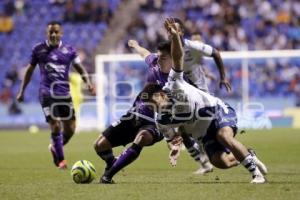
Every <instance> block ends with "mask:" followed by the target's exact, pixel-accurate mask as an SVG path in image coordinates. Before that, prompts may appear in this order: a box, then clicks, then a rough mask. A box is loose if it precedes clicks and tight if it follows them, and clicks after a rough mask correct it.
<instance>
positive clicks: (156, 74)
mask: <svg viewBox="0 0 300 200" xmlns="http://www.w3.org/2000/svg"><path fill="white" fill-rule="evenodd" d="M157 60H158V56H157V55H155V54H150V55H148V56H147V57H146V58H145V62H146V64H147V65H148V67H149V68H148V72H147V78H146V80H147V82H146V84H147V83H157V84H159V85H160V86H161V87H163V86H164V85H165V83H166V82H167V81H168V76H169V74H168V73H163V72H162V71H161V70H160V67H159V66H158V63H157ZM130 112H134V113H135V114H136V115H139V116H141V117H142V118H144V119H148V120H149V119H150V118H151V119H154V112H153V111H152V110H150V109H149V108H148V107H147V106H145V104H144V102H143V101H142V100H141V99H140V98H139V97H137V98H136V99H135V101H134V103H133V108H132V109H131V111H130Z"/></svg>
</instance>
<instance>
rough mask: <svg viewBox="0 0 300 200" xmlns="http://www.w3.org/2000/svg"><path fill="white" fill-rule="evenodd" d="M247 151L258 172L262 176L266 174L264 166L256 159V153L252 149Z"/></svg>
mask: <svg viewBox="0 0 300 200" xmlns="http://www.w3.org/2000/svg"><path fill="white" fill-rule="evenodd" d="M248 151H249V153H250V154H251V155H252V156H253V160H254V162H255V164H256V166H257V167H258V169H259V171H261V173H262V174H263V175H266V174H267V173H268V169H267V167H266V165H265V164H264V163H263V162H261V161H260V160H259V159H258V158H257V156H256V153H255V151H254V150H253V149H248Z"/></svg>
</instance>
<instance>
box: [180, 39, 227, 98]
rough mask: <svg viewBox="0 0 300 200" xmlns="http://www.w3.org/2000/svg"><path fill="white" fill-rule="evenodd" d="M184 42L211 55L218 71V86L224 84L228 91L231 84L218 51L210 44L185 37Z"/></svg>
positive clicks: (206, 54) (204, 53)
mask: <svg viewBox="0 0 300 200" xmlns="http://www.w3.org/2000/svg"><path fill="white" fill-rule="evenodd" d="M184 44H185V45H186V46H187V47H189V48H192V49H195V50H197V51H199V52H201V53H202V54H203V55H204V56H208V57H213V59H214V61H215V63H216V65H217V67H218V70H219V73H220V88H222V86H223V85H224V86H225V87H226V89H227V91H228V92H229V91H231V85H230V83H229V82H228V80H227V79H226V75H225V68H224V64H223V60H222V58H221V55H220V52H219V51H218V50H217V49H215V48H213V47H212V46H210V45H207V44H204V43H202V42H200V41H191V40H187V39H185V40H184Z"/></svg>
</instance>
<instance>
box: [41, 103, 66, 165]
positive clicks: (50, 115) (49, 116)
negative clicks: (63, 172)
mask: <svg viewBox="0 0 300 200" xmlns="http://www.w3.org/2000/svg"><path fill="white" fill-rule="evenodd" d="M40 102H41V106H42V109H43V112H44V114H45V118H46V122H47V123H48V124H49V128H50V130H51V142H50V144H49V150H50V152H51V155H52V157H53V162H54V164H55V166H57V167H60V163H62V164H63V163H64V151H63V137H62V132H61V128H62V127H61V123H60V121H58V120H56V116H57V115H58V110H57V107H55V106H54V107H52V105H53V103H54V102H55V100H54V99H53V98H50V97H41V98H40ZM62 164H61V165H62ZM61 168H62V169H64V168H65V166H63V165H62V167H61Z"/></svg>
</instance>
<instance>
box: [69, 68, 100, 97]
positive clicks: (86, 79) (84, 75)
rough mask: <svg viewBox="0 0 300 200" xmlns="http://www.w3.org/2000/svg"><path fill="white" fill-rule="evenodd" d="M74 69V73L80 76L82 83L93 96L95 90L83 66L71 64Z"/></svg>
mask: <svg viewBox="0 0 300 200" xmlns="http://www.w3.org/2000/svg"><path fill="white" fill-rule="evenodd" d="M73 66H74V68H75V69H76V71H77V72H78V73H79V74H80V76H81V78H82V80H83V82H84V83H85V84H86V85H87V87H88V90H89V91H90V92H91V94H92V95H95V93H96V92H95V88H94V86H93V84H92V83H91V80H90V78H89V75H88V73H87V71H86V69H85V68H84V67H83V65H82V64H81V63H80V62H75V63H73Z"/></svg>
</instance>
